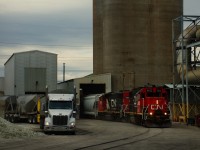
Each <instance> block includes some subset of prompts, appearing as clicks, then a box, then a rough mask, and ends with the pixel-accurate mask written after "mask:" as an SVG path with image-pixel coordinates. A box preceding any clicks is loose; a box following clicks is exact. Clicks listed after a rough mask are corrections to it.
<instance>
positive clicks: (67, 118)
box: [42, 94, 76, 134]
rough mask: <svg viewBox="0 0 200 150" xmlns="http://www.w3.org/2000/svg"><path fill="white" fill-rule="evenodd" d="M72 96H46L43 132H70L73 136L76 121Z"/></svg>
mask: <svg viewBox="0 0 200 150" xmlns="http://www.w3.org/2000/svg"><path fill="white" fill-rule="evenodd" d="M73 103H74V94H48V100H47V105H46V106H47V109H46V111H45V117H44V120H43V121H42V123H43V124H44V126H43V129H44V132H53V131H56V132H57V131H59V132H60V131H61V132H71V133H73V134H75V131H76V119H75V117H74V114H75V111H73V110H74V108H73V106H74V105H73Z"/></svg>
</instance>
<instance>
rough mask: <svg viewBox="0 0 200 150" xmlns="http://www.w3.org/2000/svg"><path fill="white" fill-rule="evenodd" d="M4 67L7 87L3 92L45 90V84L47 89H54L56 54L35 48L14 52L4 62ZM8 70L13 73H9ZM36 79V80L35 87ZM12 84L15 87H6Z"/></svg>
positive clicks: (12, 93) (17, 93) (10, 93)
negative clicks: (33, 49)
mask: <svg viewBox="0 0 200 150" xmlns="http://www.w3.org/2000/svg"><path fill="white" fill-rule="evenodd" d="M5 68H6V70H7V71H5V72H6V74H5V78H6V81H5V84H6V87H7V88H6V89H5V94H8V95H24V94H25V92H27V91H28V92H32V93H34V92H37V91H38V90H39V91H40V92H45V87H46V85H48V88H49V91H52V90H55V89H56V86H57V54H53V53H47V52H42V51H37V50H35V51H28V52H21V53H15V54H14V55H13V56H12V57H11V58H10V59H9V61H8V62H7V63H6V65H5ZM9 72H15V73H12V74H9ZM30 74H31V75H30ZM9 79H10V81H9ZM11 81H12V82H11ZM28 81H29V82H28ZM36 81H38V83H37V84H38V85H37V86H38V87H37V88H36ZM31 85H32V86H33V87H31ZM12 86H15V89H13V88H8V87H12ZM30 90H31V91H30Z"/></svg>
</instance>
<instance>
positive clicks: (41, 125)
mask: <svg viewBox="0 0 200 150" xmlns="http://www.w3.org/2000/svg"><path fill="white" fill-rule="evenodd" d="M40 129H44V119H40Z"/></svg>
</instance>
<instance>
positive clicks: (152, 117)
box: [136, 87, 171, 127]
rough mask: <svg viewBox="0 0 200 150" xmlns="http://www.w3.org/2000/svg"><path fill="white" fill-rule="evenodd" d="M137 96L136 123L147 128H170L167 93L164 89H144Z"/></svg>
mask: <svg viewBox="0 0 200 150" xmlns="http://www.w3.org/2000/svg"><path fill="white" fill-rule="evenodd" d="M138 95H139V96H137V97H139V98H138V100H137V113H136V116H137V121H139V122H140V123H141V124H143V125H145V126H147V127H154V126H156V127H157V126H162V127H168V126H171V121H170V109H169V107H168V100H167V92H166V90H165V89H164V88H162V87H146V88H143V89H142V90H141V91H140V92H139V93H138ZM138 116H139V117H138ZM138 118H139V120H138Z"/></svg>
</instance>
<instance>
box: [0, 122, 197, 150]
mask: <svg viewBox="0 0 200 150" xmlns="http://www.w3.org/2000/svg"><path fill="white" fill-rule="evenodd" d="M18 125H20V126H26V127H27V126H28V127H30V128H31V129H32V130H34V131H36V132H42V131H41V130H40V129H39V125H30V124H18ZM22 149H24V150H38V149H48V150H65V149H66V150H71V149H72V150H90V149H91V150H102V149H104V150H107V149H113V150H114V149H117V150H118V149H119V150H124V149H127V150H129V149H130V150H132V149H137V150H144V149H148V150H160V149H162V150H179V149H180V150H199V149H200V128H198V127H195V126H191V125H189V126H187V125H185V124H183V123H181V124H180V123H173V125H172V127H171V128H145V127H142V126H137V125H134V124H130V123H121V122H111V121H102V120H90V119H80V120H77V132H76V135H71V134H60V133H53V134H50V135H41V136H38V137H34V138H25V139H24V138H20V139H8V140H7V139H0V150H22Z"/></svg>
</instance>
